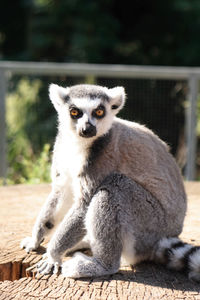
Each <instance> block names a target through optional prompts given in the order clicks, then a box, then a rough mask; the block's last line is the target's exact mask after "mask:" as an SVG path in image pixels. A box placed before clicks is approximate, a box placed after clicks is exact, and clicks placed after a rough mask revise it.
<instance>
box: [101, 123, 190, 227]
mask: <svg viewBox="0 0 200 300" xmlns="http://www.w3.org/2000/svg"><path fill="white" fill-rule="evenodd" d="M106 152H107V155H108V158H107V159H109V160H112V159H114V160H115V164H116V169H117V171H118V172H119V173H122V174H124V175H126V176H128V177H129V178H131V179H133V180H134V181H136V182H137V183H139V184H141V185H142V186H143V187H144V188H145V189H146V190H148V191H149V192H150V193H151V194H152V195H153V196H154V197H155V198H157V199H158V200H159V201H160V203H161V205H162V206H163V209H164V210H165V212H166V214H169V215H171V217H172V218H174V222H175V223H176V222H177V223H178V224H179V225H180V224H181V226H182V222H183V219H184V216H185V212H186V195H185V190H184V186H183V183H182V178H181V175H180V171H179V169H178V167H177V165H176V163H175V161H174V158H173V157H172V155H171V154H170V153H169V151H168V147H167V145H166V144H165V143H164V142H163V141H161V140H160V139H159V138H158V137H157V136H156V135H155V134H154V133H153V132H152V131H151V130H149V129H147V128H146V127H145V126H142V125H140V124H137V123H134V122H128V121H125V120H122V119H119V118H115V121H114V122H113V126H112V141H111V143H110V145H108V147H107V151H106ZM105 155H106V154H105ZM172 226H173V225H172ZM178 227H180V226H178Z"/></svg>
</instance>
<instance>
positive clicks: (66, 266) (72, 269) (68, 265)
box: [61, 258, 81, 278]
mask: <svg viewBox="0 0 200 300" xmlns="http://www.w3.org/2000/svg"><path fill="white" fill-rule="evenodd" d="M61 273H62V275H63V276H64V277H70V278H80V277H81V275H80V274H79V270H78V268H77V266H76V264H74V259H73V258H72V259H69V260H68V261H66V262H64V263H63V264H62V271H61Z"/></svg>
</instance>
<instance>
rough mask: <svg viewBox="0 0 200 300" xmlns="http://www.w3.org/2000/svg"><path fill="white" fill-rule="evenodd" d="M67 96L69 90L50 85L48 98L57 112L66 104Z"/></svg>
mask: <svg viewBox="0 0 200 300" xmlns="http://www.w3.org/2000/svg"><path fill="white" fill-rule="evenodd" d="M68 94H69V88H63V87H61V86H59V85H57V84H53V83H52V84H50V86H49V98H50V100H51V102H52V103H53V105H54V107H55V109H56V110H57V111H59V110H60V108H61V107H62V105H63V104H64V103H66V101H67V98H68Z"/></svg>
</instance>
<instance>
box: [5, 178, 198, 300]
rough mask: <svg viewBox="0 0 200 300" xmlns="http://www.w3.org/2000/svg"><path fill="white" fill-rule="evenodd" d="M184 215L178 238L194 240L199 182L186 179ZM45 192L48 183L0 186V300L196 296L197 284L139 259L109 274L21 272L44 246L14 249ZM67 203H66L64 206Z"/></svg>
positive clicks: (45, 194)
mask: <svg viewBox="0 0 200 300" xmlns="http://www.w3.org/2000/svg"><path fill="white" fill-rule="evenodd" d="M186 190H187V193H188V199H189V201H188V214H187V217H186V220H185V226H184V230H183V233H182V235H181V237H182V239H183V240H184V241H187V242H191V243H193V244H196V245H200V183H196V182H192V183H186ZM49 191H50V186H49V185H35V186H28V185H26V186H25V185H18V186H11V187H0V201H1V203H0V205H1V208H0V280H1V281H0V300H2V299H6V300H7V299H8V300H9V299H20V300H23V299H28V300H29V299H30V300H31V299H34V300H36V299H86V300H87V299H95V300H96V299H110V300H111V299H112V300H113V299H138V300H141V299H144V300H147V299H150V300H153V299H164V300H165V299H169V300H171V299H187V300H188V299H189V300H193V299H195V300H197V299H199V300H200V284H197V283H193V282H190V281H189V280H188V279H187V277H186V275H185V274H181V273H177V272H172V271H169V270H167V269H165V267H164V266H160V265H155V264H153V263H143V264H140V265H138V266H137V267H135V268H134V269H133V270H132V269H131V268H122V269H120V270H119V272H118V273H117V274H115V275H112V276H106V277H101V278H97V279H82V280H73V279H68V278H64V277H63V276H62V275H59V276H57V275H49V276H44V275H43V276H39V277H38V278H37V279H36V278H34V277H29V276H33V275H34V272H32V271H31V269H32V268H29V271H28V272H26V268H28V267H30V266H33V265H34V264H35V263H36V262H37V261H38V260H39V259H40V257H41V254H42V253H43V252H44V250H45V247H44V246H45V245H43V247H41V248H40V249H39V252H37V253H36V252H32V253H30V254H26V253H25V251H24V250H20V248H19V244H20V241H21V239H22V238H23V237H25V236H27V235H30V233H31V229H32V226H33V223H34V220H35V218H36V216H37V214H38V211H39V210H40V208H41V205H42V203H43V202H44V200H45V198H46V196H47V195H48V193H49ZM70 205H71V204H70V203H69V206H70Z"/></svg>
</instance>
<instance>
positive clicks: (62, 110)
mask: <svg viewBox="0 0 200 300" xmlns="http://www.w3.org/2000/svg"><path fill="white" fill-rule="evenodd" d="M50 99H51V101H52V102H53V104H54V106H55V108H56V110H57V111H58V114H59V120H60V125H61V128H62V130H65V128H66V127H68V129H69V127H70V129H71V130H72V131H73V132H74V133H75V134H76V135H78V136H79V137H81V138H86V139H89V138H94V137H98V136H101V135H103V134H105V133H107V132H108V130H109V129H110V127H111V126H112V121H113V117H114V116H115V115H116V113H117V112H118V111H119V110H120V109H121V108H122V107H123V104H124V100H125V94H124V89H123V88H122V87H116V88H113V89H107V88H104V87H100V86H95V85H76V86H72V87H70V88H62V87H59V86H57V85H54V84H53V85H51V86H50Z"/></svg>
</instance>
